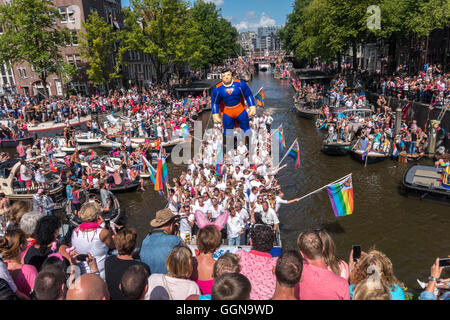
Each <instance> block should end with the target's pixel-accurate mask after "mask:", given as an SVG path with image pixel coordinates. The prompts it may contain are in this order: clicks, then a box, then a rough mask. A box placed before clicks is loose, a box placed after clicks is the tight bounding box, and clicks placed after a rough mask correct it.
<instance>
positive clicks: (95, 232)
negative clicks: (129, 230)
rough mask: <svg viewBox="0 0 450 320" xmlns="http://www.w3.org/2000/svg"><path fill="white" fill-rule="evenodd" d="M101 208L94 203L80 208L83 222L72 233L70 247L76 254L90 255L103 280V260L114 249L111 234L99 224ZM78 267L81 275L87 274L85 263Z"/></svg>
mask: <svg viewBox="0 0 450 320" xmlns="http://www.w3.org/2000/svg"><path fill="white" fill-rule="evenodd" d="M100 212H101V208H100V205H99V204H97V203H96V202H88V203H85V204H83V206H82V207H81V210H80V213H79V217H80V219H81V220H82V221H83V223H82V224H80V226H79V227H77V228H75V230H74V231H73V233H72V246H74V247H75V250H76V252H77V253H80V254H88V253H90V254H91V255H92V256H93V257H94V258H95V259H96V261H97V266H98V271H99V273H100V277H102V279H105V259H106V257H107V255H108V251H109V250H110V249H111V250H113V249H115V245H114V241H113V239H112V233H111V231H110V230H109V229H104V228H102V227H101V226H100V224H99V223H101V222H102V221H103V219H102V218H101V215H100ZM78 266H79V267H80V269H81V273H82V274H83V273H89V272H90V269H89V267H88V265H87V263H86V262H85V261H80V263H79V264H78Z"/></svg>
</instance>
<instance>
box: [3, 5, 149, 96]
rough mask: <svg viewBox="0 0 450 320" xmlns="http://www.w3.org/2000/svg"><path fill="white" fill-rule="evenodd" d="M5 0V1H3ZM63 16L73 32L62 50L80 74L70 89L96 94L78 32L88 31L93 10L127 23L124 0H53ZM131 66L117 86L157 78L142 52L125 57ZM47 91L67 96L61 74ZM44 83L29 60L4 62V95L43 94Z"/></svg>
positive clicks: (50, 80)
mask: <svg viewBox="0 0 450 320" xmlns="http://www.w3.org/2000/svg"><path fill="white" fill-rule="evenodd" d="M0 2H5V0H0ZM53 4H54V5H55V6H56V8H57V9H58V11H59V13H60V14H61V16H62V18H61V20H60V21H57V23H58V24H59V25H60V26H62V27H66V28H68V29H69V30H70V32H71V37H70V41H68V43H66V46H64V47H62V48H61V49H60V53H61V55H62V57H63V59H64V61H65V62H67V63H70V64H72V65H74V66H75V67H76V68H78V69H79V72H78V75H77V76H76V77H74V78H73V79H72V81H71V82H70V84H69V85H68V86H69V88H71V89H72V90H74V91H75V92H77V93H81V94H86V95H87V94H92V93H94V92H95V88H94V86H93V84H92V82H90V81H89V79H88V77H87V75H86V67H87V65H86V62H85V61H84V60H83V59H82V58H81V56H80V53H79V50H78V45H79V39H78V34H79V33H80V32H84V29H83V26H82V23H83V22H84V21H86V20H87V18H88V16H89V14H90V13H92V12H94V11H95V12H97V13H98V15H99V16H101V17H104V18H105V19H106V21H107V22H108V23H109V24H111V25H112V26H113V28H116V29H120V27H121V26H122V25H123V16H122V13H121V9H122V8H121V0H53ZM125 61H126V62H127V65H126V66H125V67H124V70H123V77H122V78H121V79H117V80H115V81H116V82H115V83H114V85H116V86H117V87H122V86H125V87H130V86H134V85H137V86H140V87H143V86H147V85H148V84H149V83H151V82H152V81H154V79H155V70H154V67H153V64H152V63H151V60H150V56H149V55H148V54H144V53H142V52H136V51H129V52H128V54H127V55H126V57H125ZM47 81H48V84H47V90H48V92H49V94H50V95H51V96H63V94H65V91H64V90H66V88H64V87H63V83H64V82H63V81H62V79H60V77H59V75H57V74H53V75H51V76H50V77H49V78H48V80H47ZM43 89H44V88H43V85H42V83H41V81H40V79H39V77H38V75H37V74H36V73H35V72H34V70H33V69H32V67H31V66H30V65H28V64H27V63H22V64H15V65H13V66H12V68H10V66H9V65H8V64H6V63H5V64H4V65H0V96H13V95H17V94H19V95H32V96H35V95H39V94H40V93H42V92H43V91H44V90H43Z"/></svg>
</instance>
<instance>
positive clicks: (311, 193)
mask: <svg viewBox="0 0 450 320" xmlns="http://www.w3.org/2000/svg"><path fill="white" fill-rule="evenodd" d="M351 175H352V174H351V173H350V174H348V175H346V176H345V177H343V178H341V179H339V180H336V181H334V182H331V183H329V184H327V185H326V186H323V187H321V188H319V189H317V190H315V191H313V192H310V193H308V194H307V195H306V196H303V197H301V198H300V199H299V200H298V201H300V200H303V199H305V198H307V197H309V196H310V195H313V194H315V193H317V192H319V191H322V190H323V189H325V188H327V187H329V186H331V185H333V184H337V183H338V182H340V181H342V180H344V179H346V178H347V177H348V176H351Z"/></svg>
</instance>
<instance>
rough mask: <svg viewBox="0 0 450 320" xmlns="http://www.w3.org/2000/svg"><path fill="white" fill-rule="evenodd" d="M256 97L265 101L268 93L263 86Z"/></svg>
mask: <svg viewBox="0 0 450 320" xmlns="http://www.w3.org/2000/svg"><path fill="white" fill-rule="evenodd" d="M255 98H256V100H259V101H264V99H265V98H266V94H265V93H264V91H263V89H262V88H261V90H259V91H258V93H257V94H256V96H255Z"/></svg>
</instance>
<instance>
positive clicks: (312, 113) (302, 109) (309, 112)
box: [295, 104, 320, 120]
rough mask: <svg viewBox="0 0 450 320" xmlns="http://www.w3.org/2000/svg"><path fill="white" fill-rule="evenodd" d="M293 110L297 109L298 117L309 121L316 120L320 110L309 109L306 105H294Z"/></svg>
mask: <svg viewBox="0 0 450 320" xmlns="http://www.w3.org/2000/svg"><path fill="white" fill-rule="evenodd" d="M295 109H297V114H298V115H299V116H300V117H302V118H305V119H309V120H312V119H314V118H316V117H317V116H318V115H319V113H320V109H313V108H309V107H307V106H306V104H296V105H295Z"/></svg>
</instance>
